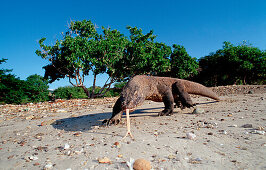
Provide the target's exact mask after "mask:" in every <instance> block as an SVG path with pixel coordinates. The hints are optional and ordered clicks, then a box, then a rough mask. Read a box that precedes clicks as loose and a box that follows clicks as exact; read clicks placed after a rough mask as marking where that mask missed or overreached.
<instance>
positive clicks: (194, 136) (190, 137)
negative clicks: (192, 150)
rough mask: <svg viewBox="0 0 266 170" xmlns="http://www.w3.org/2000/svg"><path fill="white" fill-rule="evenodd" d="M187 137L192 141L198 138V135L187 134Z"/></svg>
mask: <svg viewBox="0 0 266 170" xmlns="http://www.w3.org/2000/svg"><path fill="white" fill-rule="evenodd" d="M186 135H187V138H188V139H191V140H193V139H195V138H196V135H195V134H194V133H187V134H186Z"/></svg>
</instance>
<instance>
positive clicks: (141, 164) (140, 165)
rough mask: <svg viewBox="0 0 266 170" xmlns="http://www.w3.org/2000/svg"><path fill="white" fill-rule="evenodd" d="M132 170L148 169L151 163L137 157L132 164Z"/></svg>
mask: <svg viewBox="0 0 266 170" xmlns="http://www.w3.org/2000/svg"><path fill="white" fill-rule="evenodd" d="M133 169H134V170H150V169H151V163H150V162H149V161H147V160H145V159H137V160H136V161H135V162H134V164H133Z"/></svg>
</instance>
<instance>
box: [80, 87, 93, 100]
mask: <svg viewBox="0 0 266 170" xmlns="http://www.w3.org/2000/svg"><path fill="white" fill-rule="evenodd" d="M80 87H81V88H82V89H83V90H84V92H85V93H86V95H87V96H88V98H90V96H91V94H90V91H89V90H88V89H87V88H86V87H85V86H80Z"/></svg>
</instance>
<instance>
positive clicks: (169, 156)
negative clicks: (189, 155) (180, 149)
mask: <svg viewBox="0 0 266 170" xmlns="http://www.w3.org/2000/svg"><path fill="white" fill-rule="evenodd" d="M175 158H176V156H175V155H168V159H175Z"/></svg>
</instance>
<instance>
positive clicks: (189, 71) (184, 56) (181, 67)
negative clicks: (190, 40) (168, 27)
mask: <svg viewBox="0 0 266 170" xmlns="http://www.w3.org/2000/svg"><path fill="white" fill-rule="evenodd" d="M173 48H174V49H173V52H172V54H171V56H170V63H171V71H170V75H171V77H177V78H181V79H184V78H188V77H191V76H193V75H196V74H197V73H198V71H197V69H198V67H199V65H198V62H197V60H196V58H192V57H190V56H189V55H188V53H187V51H186V49H185V47H184V46H181V45H176V44H174V45H173Z"/></svg>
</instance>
